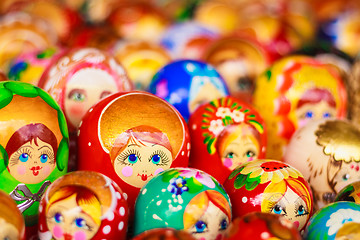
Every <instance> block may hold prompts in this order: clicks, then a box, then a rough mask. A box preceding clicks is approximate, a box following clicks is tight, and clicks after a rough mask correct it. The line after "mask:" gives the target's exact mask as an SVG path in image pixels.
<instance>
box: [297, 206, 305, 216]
mask: <svg viewBox="0 0 360 240" xmlns="http://www.w3.org/2000/svg"><path fill="white" fill-rule="evenodd" d="M304 214H305V207H304V206H303V205H300V206H299V208H298V210H297V215H304Z"/></svg>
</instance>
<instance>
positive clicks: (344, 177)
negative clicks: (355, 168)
mask: <svg viewBox="0 0 360 240" xmlns="http://www.w3.org/2000/svg"><path fill="white" fill-rule="evenodd" d="M349 178H350V174H348V173H346V174H344V175H343V176H342V180H344V181H347V180H349Z"/></svg>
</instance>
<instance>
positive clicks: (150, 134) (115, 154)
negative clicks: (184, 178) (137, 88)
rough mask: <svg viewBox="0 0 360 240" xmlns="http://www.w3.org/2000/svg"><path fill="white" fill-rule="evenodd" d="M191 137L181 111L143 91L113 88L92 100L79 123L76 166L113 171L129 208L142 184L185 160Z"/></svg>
mask: <svg viewBox="0 0 360 240" xmlns="http://www.w3.org/2000/svg"><path fill="white" fill-rule="evenodd" d="M189 154H190V140H189V134H188V129H187V126H186V123H185V121H184V120H183V118H182V117H181V115H180V114H179V113H178V112H177V111H176V109H174V107H172V106H171V105H170V104H168V103H167V102H166V101H164V100H163V99H161V98H159V97H156V96H154V95H152V94H149V93H145V92H130V93H117V94H113V95H111V96H109V97H107V98H106V99H103V100H102V101H100V102H99V103H98V104H96V105H95V106H93V108H91V109H90V110H89V112H88V114H87V115H86V116H85V118H84V119H83V122H82V125H81V127H80V129H79V169H80V170H92V171H98V172H101V173H103V174H106V175H107V176H109V177H111V178H112V179H113V180H114V181H115V182H116V183H117V184H118V185H119V186H120V187H121V189H122V190H123V191H124V192H125V193H126V194H127V195H128V197H129V198H128V201H129V207H130V208H132V207H133V205H134V202H135V199H136V196H137V194H138V193H139V191H140V188H141V187H142V186H144V185H145V184H146V183H147V182H148V181H149V180H150V179H151V178H153V177H154V176H155V175H157V174H158V173H160V172H161V171H164V170H166V169H168V168H170V167H176V166H182V167H185V166H187V164H188V159H189Z"/></svg>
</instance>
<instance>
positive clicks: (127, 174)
mask: <svg viewBox="0 0 360 240" xmlns="http://www.w3.org/2000/svg"><path fill="white" fill-rule="evenodd" d="M121 173H122V174H123V175H124V176H125V177H130V176H131V175H132V174H133V169H132V167H129V166H126V167H124V168H123V169H122V170H121Z"/></svg>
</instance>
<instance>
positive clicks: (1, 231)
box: [0, 218, 19, 240]
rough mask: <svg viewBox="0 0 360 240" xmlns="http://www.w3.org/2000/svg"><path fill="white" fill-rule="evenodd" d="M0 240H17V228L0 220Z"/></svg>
mask: <svg viewBox="0 0 360 240" xmlns="http://www.w3.org/2000/svg"><path fill="white" fill-rule="evenodd" d="M0 239H4V240H5V239H7V240H17V239H19V231H18V230H17V228H16V227H15V226H14V225H12V224H11V223H8V222H7V221H6V220H4V219H3V218H0Z"/></svg>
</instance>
